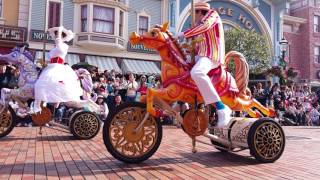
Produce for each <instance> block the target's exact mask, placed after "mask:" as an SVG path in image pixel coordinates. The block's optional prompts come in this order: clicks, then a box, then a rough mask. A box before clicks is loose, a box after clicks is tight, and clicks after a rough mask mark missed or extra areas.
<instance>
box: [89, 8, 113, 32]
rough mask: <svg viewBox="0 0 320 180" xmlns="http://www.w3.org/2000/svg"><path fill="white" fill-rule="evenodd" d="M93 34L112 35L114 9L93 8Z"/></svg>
mask: <svg viewBox="0 0 320 180" xmlns="http://www.w3.org/2000/svg"><path fill="white" fill-rule="evenodd" d="M92 30H93V31H94V32H101V33H108V34H114V8H108V7H102V6H93V27H92Z"/></svg>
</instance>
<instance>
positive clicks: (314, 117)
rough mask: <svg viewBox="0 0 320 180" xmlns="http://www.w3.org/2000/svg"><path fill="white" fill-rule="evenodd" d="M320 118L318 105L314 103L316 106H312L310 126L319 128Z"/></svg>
mask: <svg viewBox="0 0 320 180" xmlns="http://www.w3.org/2000/svg"><path fill="white" fill-rule="evenodd" d="M319 116H320V113H319V111H318V103H314V104H312V108H311V110H310V113H309V118H310V121H309V123H308V125H311V126H318V125H319Z"/></svg>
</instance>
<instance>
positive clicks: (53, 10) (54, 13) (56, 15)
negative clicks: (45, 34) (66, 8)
mask: <svg viewBox="0 0 320 180" xmlns="http://www.w3.org/2000/svg"><path fill="white" fill-rule="evenodd" d="M60 17H61V3H59V2H51V1H50V2H49V15H48V18H49V19H48V22H49V24H48V28H52V27H57V26H60Z"/></svg>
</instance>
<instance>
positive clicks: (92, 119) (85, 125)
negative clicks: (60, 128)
mask: <svg viewBox="0 0 320 180" xmlns="http://www.w3.org/2000/svg"><path fill="white" fill-rule="evenodd" d="M98 128H99V120H98V119H97V117H96V116H94V115H93V114H90V113H85V114H81V115H79V116H78V117H77V118H76V119H75V121H74V131H75V133H76V134H77V135H79V136H80V137H82V138H87V137H91V136H92V135H93V134H96V132H97V130H98Z"/></svg>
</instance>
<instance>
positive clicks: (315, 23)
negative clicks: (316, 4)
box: [313, 16, 320, 33]
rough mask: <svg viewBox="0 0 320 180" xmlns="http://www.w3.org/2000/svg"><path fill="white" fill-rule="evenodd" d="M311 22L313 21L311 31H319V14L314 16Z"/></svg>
mask: <svg viewBox="0 0 320 180" xmlns="http://www.w3.org/2000/svg"><path fill="white" fill-rule="evenodd" d="M313 22H314V23H313V24H314V25H313V26H314V28H313V32H317V33H318V32H320V16H314V18H313Z"/></svg>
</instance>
